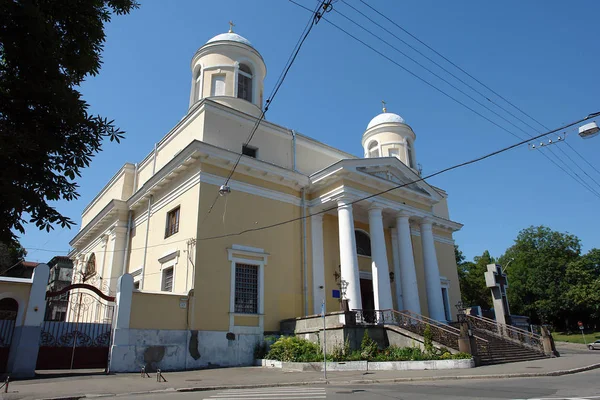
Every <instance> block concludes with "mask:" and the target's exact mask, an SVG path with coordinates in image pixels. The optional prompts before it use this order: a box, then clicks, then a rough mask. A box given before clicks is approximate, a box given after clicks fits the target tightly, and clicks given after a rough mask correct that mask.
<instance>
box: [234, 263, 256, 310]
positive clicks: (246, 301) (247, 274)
mask: <svg viewBox="0 0 600 400" xmlns="http://www.w3.org/2000/svg"><path fill="white" fill-rule="evenodd" d="M234 310H235V312H236V313H240V314H258V266H257V265H248V264H235V309H234Z"/></svg>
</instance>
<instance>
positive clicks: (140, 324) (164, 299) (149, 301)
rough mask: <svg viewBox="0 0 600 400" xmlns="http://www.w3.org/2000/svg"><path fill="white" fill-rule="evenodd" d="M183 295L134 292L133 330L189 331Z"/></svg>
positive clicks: (132, 304)
mask: <svg viewBox="0 0 600 400" xmlns="http://www.w3.org/2000/svg"><path fill="white" fill-rule="evenodd" d="M182 301H183V300H182V296H181V295H173V294H164V293H144V292H133V298H132V299H131V319H130V322H129V327H130V328H131V329H187V312H188V310H187V308H180V307H179V303H180V302H182Z"/></svg>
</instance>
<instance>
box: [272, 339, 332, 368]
mask: <svg viewBox="0 0 600 400" xmlns="http://www.w3.org/2000/svg"><path fill="white" fill-rule="evenodd" d="M266 358H267V359H269V360H278V361H286V362H314V361H321V360H323V353H322V352H321V349H320V348H319V345H318V344H316V343H312V342H309V341H308V340H305V339H300V338H298V337H295V336H289V337H281V338H279V340H277V341H276V342H275V343H273V344H272V345H271V350H270V351H269V353H268V354H267V355H266Z"/></svg>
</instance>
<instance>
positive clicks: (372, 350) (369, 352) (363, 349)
mask: <svg viewBox="0 0 600 400" xmlns="http://www.w3.org/2000/svg"><path fill="white" fill-rule="evenodd" d="M377 353H378V348H377V343H376V342H375V341H374V340H373V339H371V337H370V336H369V333H368V332H367V330H366V329H365V334H364V335H363V338H362V342H361V343H360V355H361V356H362V359H363V360H371V359H373V358H375V356H376V355H377Z"/></svg>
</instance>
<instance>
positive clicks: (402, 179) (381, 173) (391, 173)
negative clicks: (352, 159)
mask: <svg viewBox="0 0 600 400" xmlns="http://www.w3.org/2000/svg"><path fill="white" fill-rule="evenodd" d="M356 170H357V171H359V172H363V173H365V174H369V175H371V176H375V177H377V178H380V179H384V180H386V181H389V182H392V183H394V184H396V185H404V184H407V183H408V185H406V186H405V187H406V188H409V189H412V190H414V191H416V192H419V193H420V194H422V195H425V196H430V193H429V191H427V190H425V189H423V188H421V187H420V186H419V182H414V183H410V182H413V181H414V180H415V179H418V178H415V177H413V178H409V177H407V176H406V175H405V174H403V173H402V172H401V171H399V170H397V169H396V168H391V167H390V166H377V167H357V168H356Z"/></svg>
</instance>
